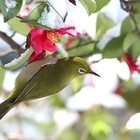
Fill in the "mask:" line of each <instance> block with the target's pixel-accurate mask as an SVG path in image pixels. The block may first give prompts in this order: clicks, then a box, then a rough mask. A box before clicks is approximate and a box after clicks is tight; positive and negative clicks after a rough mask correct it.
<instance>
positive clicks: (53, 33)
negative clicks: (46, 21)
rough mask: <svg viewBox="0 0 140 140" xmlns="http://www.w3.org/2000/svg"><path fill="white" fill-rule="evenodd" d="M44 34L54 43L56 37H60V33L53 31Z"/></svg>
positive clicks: (56, 39)
mask: <svg viewBox="0 0 140 140" xmlns="http://www.w3.org/2000/svg"><path fill="white" fill-rule="evenodd" d="M46 35H47V38H48V39H50V40H51V41H52V42H54V43H56V42H57V41H58V39H59V38H60V37H61V35H60V34H58V33H57V32H55V31H47V33H46Z"/></svg>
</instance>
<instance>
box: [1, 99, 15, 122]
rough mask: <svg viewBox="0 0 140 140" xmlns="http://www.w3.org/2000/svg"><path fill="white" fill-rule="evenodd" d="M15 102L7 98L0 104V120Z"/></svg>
mask: <svg viewBox="0 0 140 140" xmlns="http://www.w3.org/2000/svg"><path fill="white" fill-rule="evenodd" d="M14 106H15V104H13V103H12V102H11V98H8V99H7V100H5V101H4V102H2V103H1V104H0V120H1V119H2V118H3V117H4V116H5V115H6V113H7V112H8V111H10V110H11V109H12V108H13V107H14Z"/></svg>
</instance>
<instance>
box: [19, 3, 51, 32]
mask: <svg viewBox="0 0 140 140" xmlns="http://www.w3.org/2000/svg"><path fill="white" fill-rule="evenodd" d="M45 7H47V9H48V8H49V5H48V4H47V3H41V4H40V5H38V6H37V7H36V8H35V9H34V10H32V11H31V13H30V14H29V15H28V16H26V17H25V18H24V19H22V20H21V22H26V23H30V24H32V25H34V26H36V27H41V28H47V29H48V28H49V27H46V26H44V25H41V24H39V23H38V22H37V20H38V19H39V18H40V17H41V14H42V12H43V11H44V8H45Z"/></svg>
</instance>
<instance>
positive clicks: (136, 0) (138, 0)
mask: <svg viewBox="0 0 140 140" xmlns="http://www.w3.org/2000/svg"><path fill="white" fill-rule="evenodd" d="M120 4H121V8H122V9H123V10H124V11H126V12H128V13H129V16H130V18H131V19H132V21H133V23H134V25H135V32H136V33H137V34H138V36H139V37H140V29H139V27H138V22H137V20H136V18H135V14H134V11H133V8H132V5H133V4H140V0H133V1H126V0H120Z"/></svg>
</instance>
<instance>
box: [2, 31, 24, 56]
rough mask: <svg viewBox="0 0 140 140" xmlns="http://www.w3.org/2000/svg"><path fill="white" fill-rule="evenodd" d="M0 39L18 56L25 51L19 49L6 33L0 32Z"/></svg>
mask: <svg viewBox="0 0 140 140" xmlns="http://www.w3.org/2000/svg"><path fill="white" fill-rule="evenodd" d="M0 38H1V39H2V40H3V41H5V42H6V43H8V44H9V45H10V47H11V48H12V49H13V50H15V51H16V52H18V53H19V54H21V53H23V52H24V51H25V50H24V49H23V48H21V46H20V45H19V44H17V43H16V42H15V41H14V40H13V39H11V37H9V36H8V35H7V34H6V33H4V32H2V31H0Z"/></svg>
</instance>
